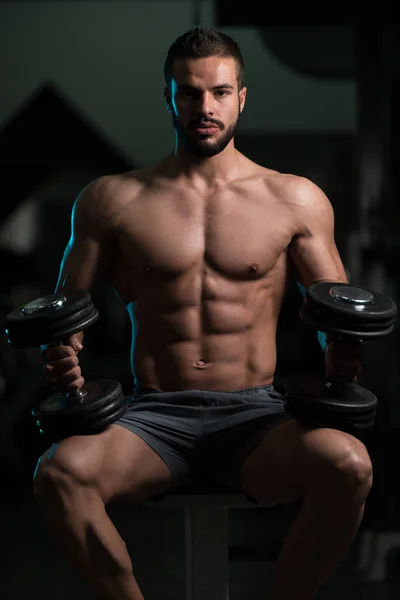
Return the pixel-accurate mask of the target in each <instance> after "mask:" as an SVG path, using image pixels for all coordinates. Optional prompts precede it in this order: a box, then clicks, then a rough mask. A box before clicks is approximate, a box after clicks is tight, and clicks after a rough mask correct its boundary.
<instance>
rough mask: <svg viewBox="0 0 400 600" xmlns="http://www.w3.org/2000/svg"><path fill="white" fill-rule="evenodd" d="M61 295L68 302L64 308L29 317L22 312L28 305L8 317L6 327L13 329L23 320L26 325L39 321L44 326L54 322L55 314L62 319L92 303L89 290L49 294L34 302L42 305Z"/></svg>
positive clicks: (17, 309) (10, 313)
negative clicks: (15, 324) (14, 325)
mask: <svg viewBox="0 0 400 600" xmlns="http://www.w3.org/2000/svg"><path fill="white" fill-rule="evenodd" d="M59 295H61V296H65V298H66V300H67V301H66V302H65V303H64V304H63V305H62V306H60V308H56V309H49V310H43V311H39V312H35V313H33V314H30V315H29V314H24V313H23V312H22V310H23V309H24V308H25V307H26V306H27V305H26V304H25V305H21V306H17V307H16V308H14V309H13V310H12V311H11V312H9V313H8V314H7V315H6V320H5V325H6V327H8V326H11V327H12V325H13V324H14V323H19V321H21V319H23V322H24V323H28V322H31V321H37V322H40V323H43V324H45V323H47V322H48V321H50V322H53V321H54V312H57V315H58V317H57V318H59V319H61V318H64V317H67V316H68V315H70V314H74V313H76V312H77V311H79V310H82V309H84V308H85V307H86V306H87V305H88V304H89V302H90V301H91V294H90V292H88V291H87V290H74V291H71V292H68V293H64V292H59V293H57V294H48V295H47V296H43V298H37V299H36V300H33V301H32V302H37V303H40V301H41V300H43V301H51V300H52V298H55V297H57V296H59ZM29 304H30V303H29Z"/></svg>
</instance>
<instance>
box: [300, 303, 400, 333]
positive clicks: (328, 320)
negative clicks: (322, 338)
mask: <svg viewBox="0 0 400 600" xmlns="http://www.w3.org/2000/svg"><path fill="white" fill-rule="evenodd" d="M304 315H306V316H308V317H309V318H310V319H311V320H313V321H316V322H317V323H321V324H323V325H324V324H325V326H326V327H337V328H341V329H344V330H347V329H349V330H357V331H361V332H363V331H364V332H365V333H373V332H376V334H379V332H380V331H386V330H387V329H389V328H393V325H394V320H393V319H380V320H378V321H377V320H372V319H369V320H368V321H361V320H360V319H358V318H357V315H356V316H355V317H354V315H352V314H350V313H348V314H347V315H344V314H339V313H338V312H335V311H334V310H330V311H328V310H327V309H326V308H325V309H323V310H320V309H317V308H316V307H315V306H314V307H311V306H310V304H309V303H308V302H304V303H303V305H302V307H301V309H300V317H301V318H303V316H304Z"/></svg>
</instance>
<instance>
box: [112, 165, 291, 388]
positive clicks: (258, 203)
mask: <svg viewBox="0 0 400 600" xmlns="http://www.w3.org/2000/svg"><path fill="white" fill-rule="evenodd" d="M270 177H271V180H272V179H273V178H274V177H276V175H275V174H274V173H273V172H271V174H270ZM128 179H129V175H127V176H126V177H125V188H128V189H129V181H128ZM127 181H128V182H127ZM275 189H276V186H274V185H268V172H267V171H266V170H265V169H261V168H260V167H256V166H254V164H253V163H250V161H248V169H247V171H246V169H245V170H244V172H243V174H241V176H240V177H239V178H237V179H235V180H233V181H229V182H226V181H225V182H220V183H217V184H213V185H212V186H205V187H204V188H202V189H195V187H194V186H192V185H190V184H189V183H187V181H186V182H184V181H182V179H179V178H166V177H162V176H159V175H157V174H154V173H153V174H152V176H151V177H150V176H149V177H144V178H143V180H142V183H141V187H140V191H139V192H138V193H135V195H134V197H133V198H132V200H131V201H127V202H126V203H125V204H124V209H123V211H122V212H121V215H120V219H119V222H118V227H117V235H116V247H117V253H116V256H115V259H114V260H113V262H112V268H111V269H110V274H109V277H110V278H111V282H112V284H113V286H114V287H115V289H116V291H117V293H118V295H119V296H120V297H121V299H122V300H123V301H124V302H125V303H126V305H127V307H128V310H129V313H130V315H131V319H132V324H133V331H134V336H133V343H132V368H133V370H134V373H135V377H136V380H137V382H138V384H139V385H140V386H146V387H152V388H156V389H160V390H184V389H203V390H233V389H239V388H245V387H253V386H258V385H263V384H268V383H271V382H272V381H273V375H274V371H275V366H276V346H275V334H276V327H277V321H278V316H279V311H280V307H281V305H282V302H283V299H284V296H285V293H286V291H287V289H288V286H289V284H290V283H291V281H292V277H293V268H292V265H291V262H290V257H289V253H288V247H289V245H290V243H291V240H292V238H293V236H294V234H295V232H296V223H295V216H294V213H293V210H292V208H291V207H290V205H288V204H287V203H286V202H285V201H282V200H281V199H280V197H279V194H277V193H276V191H274V190H275ZM125 193H126V191H125Z"/></svg>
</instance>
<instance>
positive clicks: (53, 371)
mask: <svg viewBox="0 0 400 600" xmlns="http://www.w3.org/2000/svg"><path fill="white" fill-rule="evenodd" d="M78 365H79V359H78V357H77V356H75V355H74V356H68V357H67V358H61V359H59V360H57V361H56V362H54V363H53V362H52V363H45V365H44V367H43V370H44V372H45V373H46V375H47V376H48V377H57V376H59V375H62V374H63V373H66V372H68V371H71V370H72V369H74V368H75V367H77V366H78Z"/></svg>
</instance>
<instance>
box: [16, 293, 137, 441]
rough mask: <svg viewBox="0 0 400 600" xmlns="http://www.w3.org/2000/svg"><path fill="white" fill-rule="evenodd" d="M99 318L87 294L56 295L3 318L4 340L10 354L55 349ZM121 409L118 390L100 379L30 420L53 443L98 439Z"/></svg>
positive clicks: (46, 403) (57, 396)
mask: <svg viewBox="0 0 400 600" xmlns="http://www.w3.org/2000/svg"><path fill="white" fill-rule="evenodd" d="M98 318H99V312H98V310H97V309H96V308H95V306H94V304H93V302H92V300H91V295H90V293H89V292H87V291H85V290H77V291H73V292H69V293H68V294H65V295H64V294H63V293H55V294H50V295H48V296H43V297H42V298H37V299H36V300H33V301H32V302H29V303H28V304H25V305H24V306H19V307H17V308H15V309H14V310H12V311H11V312H10V313H9V314H8V315H6V320H5V328H6V335H7V338H8V342H9V344H11V345H12V346H14V347H15V348H32V347H35V346H42V345H49V346H58V345H61V344H62V343H63V340H65V339H66V338H68V337H69V336H71V335H73V334H74V333H78V332H79V331H83V330H84V329H86V328H88V327H89V326H90V325H92V324H93V323H95V322H96V321H97V320H98ZM126 408H127V404H126V400H125V396H124V393H123V391H122V387H121V384H120V383H119V382H118V381H114V380H111V379H100V380H97V381H92V382H87V383H85V384H84V386H83V387H82V388H81V389H79V390H77V391H73V392H68V393H59V392H57V393H53V394H51V395H50V396H49V397H48V398H46V399H45V400H43V401H42V402H40V403H39V405H38V406H36V407H35V408H34V409H33V410H32V415H33V416H34V418H35V419H36V422H37V425H38V427H39V428H40V431H41V432H42V433H44V434H45V435H46V436H48V437H50V438H51V439H52V440H53V441H57V440H59V439H62V438H65V437H70V436H72V435H88V434H94V433H99V432H101V431H103V430H104V429H106V428H107V427H108V426H109V425H110V424H111V423H113V422H114V421H116V420H117V419H119V418H120V417H121V416H122V415H123V414H124V413H125V411H126Z"/></svg>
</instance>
